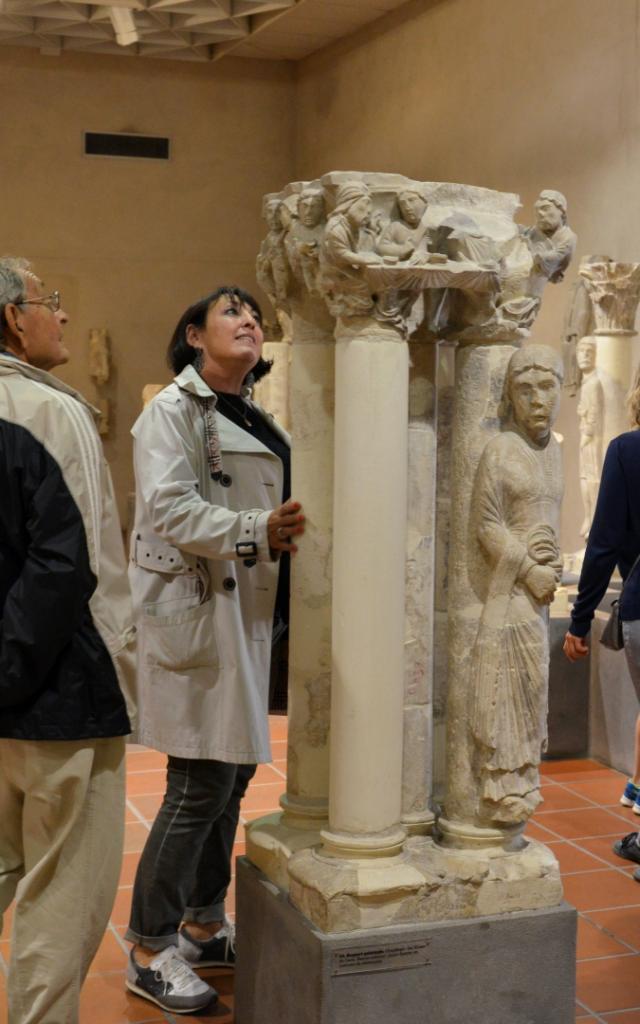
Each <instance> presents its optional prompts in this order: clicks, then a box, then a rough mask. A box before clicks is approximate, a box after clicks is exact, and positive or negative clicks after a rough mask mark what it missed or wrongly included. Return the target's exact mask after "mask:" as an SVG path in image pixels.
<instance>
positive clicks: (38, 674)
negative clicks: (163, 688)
mask: <svg viewBox="0 0 640 1024" xmlns="http://www.w3.org/2000/svg"><path fill="white" fill-rule="evenodd" d="M66 323H67V315H66V313H65V312H64V311H63V310H62V309H61V306H60V295H59V293H58V292H53V293H51V294H46V292H45V289H44V287H43V284H42V282H41V281H40V280H39V279H38V277H37V276H36V275H35V274H34V272H33V271H32V269H31V267H30V265H29V263H28V262H27V261H26V260H16V259H0V495H1V498H0V923H1V915H2V913H3V912H4V911H5V910H6V909H7V908H8V906H9V905H10V904H11V902H12V901H13V900H14V899H15V909H14V917H13V928H12V934H11V958H10V963H9V1024H63V1022H64V1024H76V1022H77V1021H78V1003H79V994H80V986H81V985H82V982H83V980H84V977H85V975H86V972H87V970H88V968H89V964H90V963H91V960H92V959H93V957H94V955H95V952H96V950H97V948H98V945H99V943H100V940H101V938H102V935H103V932H104V929H105V927H106V925H107V922H108V918H109V912H110V910H111V906H112V903H113V898H114V895H115V891H116V887H117V881H118V875H119V870H120V863H121V858H122V840H123V830H124V737H125V736H126V735H127V734H128V733H129V732H130V729H131V721H130V714H129V710H130V709H131V707H132V703H131V701H130V700H129V696H130V693H131V686H130V680H131V678H132V666H133V657H132V651H131V645H132V638H133V632H134V630H133V627H132V624H131V623H132V618H131V610H130V601H129V593H128V588H127V581H126V572H125V562H124V553H123V547H122V538H121V535H120V528H119V524H118V516H117V512H116V509H115V503H114V499H113V490H112V485H111V478H110V475H109V470H108V468H107V466H106V463H105V460H104V456H103V453H102V449H101V445H100V440H99V438H98V433H97V430H96V425H95V410H94V409H92V407H91V406H90V405H89V404H88V403H87V402H86V401H85V400H84V399H83V398H82V396H81V395H79V394H78V393H77V392H76V391H74V390H73V389H72V388H70V387H67V385H66V384H63V383H62V382H61V381H59V380H57V379H56V378H55V377H53V376H52V375H51V374H50V372H49V371H50V370H52V369H54V367H56V366H60V365H61V364H62V363H66V362H67V360H68V358H69V352H68V350H67V348H66V347H65V345H64V342H63V340H62V336H63V330H64V327H65V325H66Z"/></svg>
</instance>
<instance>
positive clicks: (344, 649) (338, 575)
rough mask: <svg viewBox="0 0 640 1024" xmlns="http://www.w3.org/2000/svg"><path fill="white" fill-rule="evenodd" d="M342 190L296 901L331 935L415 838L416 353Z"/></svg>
mask: <svg viewBox="0 0 640 1024" xmlns="http://www.w3.org/2000/svg"><path fill="white" fill-rule="evenodd" d="M340 177H341V176H333V175H327V176H325V178H324V179H323V184H324V185H325V187H326V188H327V189H331V187H332V186H334V188H333V189H332V191H334V195H335V204H334V209H333V213H332V214H331V215H330V217H329V219H328V222H327V227H326V231H325V236H324V242H323V247H322V252H321V261H322V277H323V287H324V289H325V293H326V295H327V297H328V305H329V309H330V311H331V313H332V314H333V315H334V316H335V317H336V330H335V338H336V362H335V459H334V507H333V523H334V533H333V595H332V601H333V618H332V683H331V759H330V789H329V827H328V829H325V830H324V831H323V833H322V838H323V847H322V851H321V853H320V854H313V853H311V852H310V851H304V852H301V853H299V854H297V855H295V856H294V857H292V859H291V861H290V863H289V873H290V877H291V883H290V895H291V899H292V901H293V902H294V904H295V905H297V906H298V907H299V908H300V909H301V910H303V912H304V913H305V914H306V915H307V916H308V917H310V918H311V919H312V920H314V921H316V922H317V923H318V924H320V926H321V927H323V928H326V929H327V930H334V929H335V928H336V927H340V929H342V928H344V927H345V926H348V925H347V924H346V922H345V920H344V913H343V912H341V910H340V909H338V910H336V907H335V901H334V900H333V898H332V896H333V892H334V890H335V886H336V884H338V885H340V886H341V887H342V888H343V890H344V889H346V890H347V891H351V892H352V893H353V895H354V896H356V895H357V894H359V893H360V892H361V890H362V881H363V878H362V872H363V870H364V872H365V873H367V871H368V872H369V877H368V888H369V889H373V890H375V889H376V888H377V889H378V890H379V891H380V893H382V892H384V891H386V890H387V889H388V888H389V887H391V888H393V887H394V886H397V885H398V884H399V878H398V877H396V876H394V874H393V868H390V867H389V863H388V862H389V861H390V860H393V859H394V858H395V857H396V856H397V855H398V854H399V853H400V852H401V850H402V845H403V842H404V839H405V836H406V832H405V830H404V828H402V826H401V825H400V817H401V781H402V731H403V675H404V579H405V558H406V553H405V552H406V532H405V531H406V500H407V396H408V373H409V360H408V349H407V343H406V340H405V336H404V332H403V324H402V320H401V317H400V315H399V314H398V312H397V310H396V311H389V312H388V315H387V314H386V313H384V312H383V311H382V310H381V309H380V308H379V307H376V304H375V302H374V300H373V299H372V288H371V286H370V284H369V282H368V279H367V276H366V268H367V267H368V266H369V265H371V264H380V263H381V259H380V257H379V256H378V255H377V254H376V253H375V252H373V251H372V248H373V246H372V245H371V244H370V243H371V242H372V241H373V239H372V238H371V236H368V235H367V233H366V227H367V224H368V222H369V219H370V216H371V213H372V203H371V197H370V193H369V189H368V188H367V185H366V184H365V183H364V182H363V181H358V180H346V181H344V180H343V181H342V182H341V181H340ZM368 244H369V247H368ZM379 858H382V859H384V861H385V862H386V863H385V866H386V867H387V871H386V872H385V871H384V869H383V870H381V871H380V872H374V875H373V876H371V872H370V869H368V868H366V867H364V868H363V867H362V865H363V864H366V862H371V861H375V860H376V859H379ZM337 861H342V864H343V865H344V866H343V867H341V866H340V864H339V863H337ZM389 871H391V876H389ZM400 873H401V874H402V873H403V871H402V868H401V871H400ZM376 876H377V877H376ZM336 913H337V914H338V917H337V918H334V915H335V914H336ZM340 918H341V920H340Z"/></svg>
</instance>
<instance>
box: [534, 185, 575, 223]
mask: <svg viewBox="0 0 640 1024" xmlns="http://www.w3.org/2000/svg"><path fill="white" fill-rule="evenodd" d="M535 210H536V226H537V227H538V228H539V229H540V231H544V232H545V234H548V233H551V232H552V231H557V229H558V228H559V227H560V226H561V225H562V224H566V223H567V200H566V199H565V197H564V196H563V194H562V192H556V191H555V189H552V188H546V189H543V191H542V192H541V193H540V195H539V196H538V198H537V200H536V202H535Z"/></svg>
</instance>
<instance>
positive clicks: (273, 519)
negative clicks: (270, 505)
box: [267, 498, 304, 555]
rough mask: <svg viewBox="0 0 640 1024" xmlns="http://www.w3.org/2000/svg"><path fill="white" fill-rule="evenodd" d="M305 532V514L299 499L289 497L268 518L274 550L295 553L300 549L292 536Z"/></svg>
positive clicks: (268, 529)
mask: <svg viewBox="0 0 640 1024" xmlns="http://www.w3.org/2000/svg"><path fill="white" fill-rule="evenodd" d="M301 533H304V515H303V514H302V505H301V504H300V502H299V501H294V499H293V498H289V500H288V501H285V503H284V504H283V505H280V507H279V508H275V509H274V510H273V512H272V513H271V515H270V516H269V518H268V520H267V536H268V538H269V547H270V548H271V550H272V551H289V552H290V553H291V554H292V555H295V553H296V551H297V550H298V548H297V546H296V544H295V543H294V542H293V541H292V539H291V538H292V537H298V536H300V534H301Z"/></svg>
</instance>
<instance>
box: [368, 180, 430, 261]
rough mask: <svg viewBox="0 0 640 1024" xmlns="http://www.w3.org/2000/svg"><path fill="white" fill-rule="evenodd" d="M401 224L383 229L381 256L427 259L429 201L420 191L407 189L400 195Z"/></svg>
mask: <svg viewBox="0 0 640 1024" xmlns="http://www.w3.org/2000/svg"><path fill="white" fill-rule="evenodd" d="M397 202H398V212H399V213H400V220H392V221H389V223H388V224H387V225H386V226H385V227H383V228H382V231H381V232H380V235H379V237H378V239H377V242H376V250H377V252H379V253H380V255H381V256H391V257H393V256H395V257H396V258H397V259H398V260H408V259H409V258H410V257H412V256H414V257H415V256H419V255H422V256H423V258H424V259H425V260H426V259H427V258H428V248H429V241H430V235H431V233H430V231H429V229H428V228H427V225H426V223H425V214H426V211H427V201H426V199H425V198H424V196H423V195H422V193H421V192H420V190H419V189H417V188H405V189H402V191H401V192H399V193H398V199H397Z"/></svg>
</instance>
